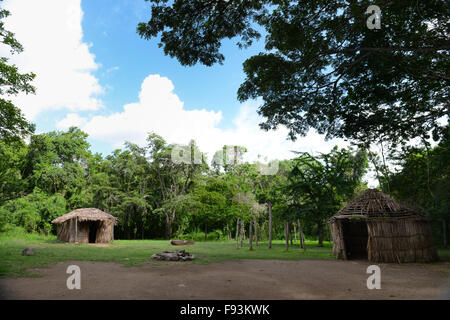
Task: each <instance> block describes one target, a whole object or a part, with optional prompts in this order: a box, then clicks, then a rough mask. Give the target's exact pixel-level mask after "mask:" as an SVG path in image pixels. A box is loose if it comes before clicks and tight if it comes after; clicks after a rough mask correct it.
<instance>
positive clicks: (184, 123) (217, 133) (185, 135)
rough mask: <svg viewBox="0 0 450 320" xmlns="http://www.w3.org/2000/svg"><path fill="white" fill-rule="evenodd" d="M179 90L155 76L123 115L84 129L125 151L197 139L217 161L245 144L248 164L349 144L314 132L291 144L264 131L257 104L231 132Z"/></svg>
mask: <svg viewBox="0 0 450 320" xmlns="http://www.w3.org/2000/svg"><path fill="white" fill-rule="evenodd" d="M173 90H174V85H173V84H172V81H170V80H169V79H168V78H166V77H161V76H160V75H150V76H148V77H147V78H146V79H145V80H144V81H143V83H142V86H141V91H140V93H139V101H138V102H135V103H130V104H127V105H125V106H124V107H123V111H122V112H118V113H113V114H110V115H107V116H95V117H93V118H92V119H90V120H89V121H88V122H87V123H86V124H85V125H84V126H83V129H84V130H85V131H86V132H87V133H89V135H90V137H91V138H93V139H96V140H100V141H105V142H109V143H111V144H112V145H113V146H114V147H121V146H122V144H123V142H124V141H131V142H134V143H138V144H141V145H143V144H145V139H146V137H147V135H148V133H149V132H151V131H153V132H156V133H157V134H159V135H161V136H162V137H164V138H165V139H166V140H167V141H168V142H169V143H180V144H187V143H188V142H189V141H190V140H191V139H194V140H195V141H196V142H197V144H198V145H199V147H200V150H202V151H204V152H206V153H207V154H208V158H209V160H211V159H212V156H213V155H214V153H215V151H217V150H220V149H221V148H222V146H223V145H242V146H245V147H247V149H248V154H247V155H246V158H245V160H248V161H254V160H256V159H257V157H258V155H261V156H263V157H267V158H268V160H271V159H287V158H292V157H293V154H292V153H291V150H295V151H314V152H327V151H329V150H330V149H331V148H332V147H333V146H334V145H336V144H338V145H340V146H344V145H346V143H345V142H344V141H342V140H333V141H328V142H326V141H324V139H323V136H321V135H319V134H317V133H314V132H310V134H308V136H307V137H303V138H299V139H298V140H297V141H296V142H292V141H288V140H286V137H287V133H288V132H287V129H285V128H280V129H278V130H276V131H268V132H265V131H262V130H261V129H260V128H259V126H258V124H259V123H260V122H262V120H263V119H262V118H260V117H259V116H258V115H257V113H256V108H257V104H256V103H255V102H252V103H245V104H243V105H242V106H241V108H240V110H239V113H238V115H237V116H236V118H235V119H234V121H233V127H232V128H231V129H227V130H223V129H220V128H219V127H218V125H219V123H220V121H221V119H222V114H221V112H214V111H207V110H205V109H201V110H186V109H184V108H183V102H182V101H181V100H180V99H179V97H178V96H177V95H176V94H175V93H174V92H173ZM70 118H71V120H73V121H72V122H70V121H69V120H70V119H67V118H66V119H64V120H63V121H64V123H66V124H67V123H74V122H75V121H79V120H80V118H79V117H78V118H77V117H75V116H74V115H71V116H70Z"/></svg>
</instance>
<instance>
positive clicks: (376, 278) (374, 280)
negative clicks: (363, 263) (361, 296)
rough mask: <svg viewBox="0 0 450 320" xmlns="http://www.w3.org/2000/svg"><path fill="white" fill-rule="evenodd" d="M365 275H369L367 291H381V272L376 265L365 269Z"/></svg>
mask: <svg viewBox="0 0 450 320" xmlns="http://www.w3.org/2000/svg"><path fill="white" fill-rule="evenodd" d="M366 273H368V274H371V276H370V277H369V278H367V282H366V284H367V289H369V290H372V289H381V270H380V267H379V266H377V265H370V266H368V267H367V270H366Z"/></svg>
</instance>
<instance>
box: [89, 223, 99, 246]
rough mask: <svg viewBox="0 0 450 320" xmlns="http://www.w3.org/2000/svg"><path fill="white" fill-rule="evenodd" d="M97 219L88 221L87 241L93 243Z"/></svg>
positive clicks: (95, 236) (95, 235)
mask: <svg viewBox="0 0 450 320" xmlns="http://www.w3.org/2000/svg"><path fill="white" fill-rule="evenodd" d="M97 230H98V221H89V243H95V240H96V239H97Z"/></svg>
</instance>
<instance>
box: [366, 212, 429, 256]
mask: <svg viewBox="0 0 450 320" xmlns="http://www.w3.org/2000/svg"><path fill="white" fill-rule="evenodd" d="M367 227H368V234H369V237H368V243H367V248H368V252H367V254H368V259H369V261H372V262H396V263H401V262H431V261H436V260H437V258H438V256H437V252H436V249H435V248H434V246H433V239H432V233H431V228H430V225H429V223H428V222H427V221H425V220H412V219H396V220H392V219H391V220H389V219H378V220H369V221H368V222H367Z"/></svg>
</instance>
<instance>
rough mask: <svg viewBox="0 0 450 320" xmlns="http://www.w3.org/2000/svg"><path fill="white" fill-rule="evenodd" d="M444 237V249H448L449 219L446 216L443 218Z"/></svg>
mask: <svg viewBox="0 0 450 320" xmlns="http://www.w3.org/2000/svg"><path fill="white" fill-rule="evenodd" d="M442 238H443V239H442V240H443V245H444V249H447V221H446V220H445V218H442Z"/></svg>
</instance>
